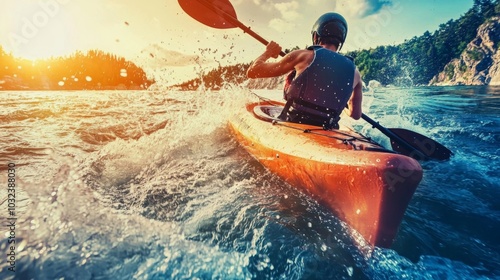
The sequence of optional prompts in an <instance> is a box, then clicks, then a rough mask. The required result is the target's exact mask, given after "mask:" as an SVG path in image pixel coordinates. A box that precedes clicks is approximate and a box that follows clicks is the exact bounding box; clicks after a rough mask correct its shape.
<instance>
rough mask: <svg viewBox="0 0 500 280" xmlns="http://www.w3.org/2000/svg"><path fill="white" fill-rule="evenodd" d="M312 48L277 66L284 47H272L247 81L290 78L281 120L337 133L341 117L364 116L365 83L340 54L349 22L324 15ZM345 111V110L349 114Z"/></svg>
mask: <svg viewBox="0 0 500 280" xmlns="http://www.w3.org/2000/svg"><path fill="white" fill-rule="evenodd" d="M311 33H312V41H313V46H311V47H309V48H307V49H305V50H295V51H292V52H290V53H288V54H287V55H285V56H284V57H283V59H281V60H279V61H268V60H269V59H270V58H277V57H278V55H279V54H280V52H281V49H282V48H281V46H280V45H278V44H277V43H276V42H274V41H271V42H270V43H269V44H268V45H267V46H266V50H265V52H264V53H263V54H261V55H260V56H259V57H257V59H255V60H254V61H253V63H252V64H251V65H250V67H249V68H248V71H247V76H248V77H249V78H268V77H277V76H281V75H285V74H286V73H289V75H288V77H287V79H286V83H285V99H286V101H287V102H286V105H285V108H284V110H283V112H282V114H281V116H280V118H281V119H283V120H287V121H292V122H298V123H306V124H313V125H319V126H323V128H325V129H331V128H338V121H339V120H340V114H341V113H342V111H343V110H346V113H347V115H349V116H350V117H352V118H353V119H356V120H357V119H359V118H360V117H361V114H362V109H361V102H362V95H363V93H362V80H361V75H360V73H359V71H358V69H357V68H356V66H355V65H354V62H353V61H352V59H351V58H349V57H346V56H343V55H341V54H339V53H338V52H337V51H339V50H340V49H341V48H342V46H343V45H344V42H345V39H346V36H347V22H346V20H345V19H344V17H343V16H342V15H340V14H338V13H326V14H324V15H322V16H321V17H319V18H318V20H317V21H316V22H315V23H314V25H313V28H312V31H311ZM346 106H347V108H346Z"/></svg>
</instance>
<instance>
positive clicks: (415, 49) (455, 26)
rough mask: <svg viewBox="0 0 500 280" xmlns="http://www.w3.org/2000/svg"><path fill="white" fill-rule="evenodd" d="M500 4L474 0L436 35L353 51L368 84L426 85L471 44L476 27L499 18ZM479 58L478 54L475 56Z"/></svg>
mask: <svg viewBox="0 0 500 280" xmlns="http://www.w3.org/2000/svg"><path fill="white" fill-rule="evenodd" d="M499 2H500V1H499V0H496V1H492V0H475V1H474V6H473V7H472V8H471V9H470V10H469V11H467V12H466V13H465V14H464V15H463V16H462V17H460V18H459V19H457V20H449V21H448V22H446V23H444V24H441V25H440V26H439V29H438V30H437V31H435V32H434V33H432V34H431V33H430V32H428V31H427V32H425V33H424V34H423V35H422V36H420V37H414V38H412V39H410V40H407V41H405V42H404V43H402V44H400V45H398V46H389V47H388V46H381V47H377V48H374V49H370V50H361V51H355V52H351V53H349V54H348V55H350V56H352V57H355V62H356V65H358V68H359V70H360V72H361V74H362V75H363V79H364V80H365V81H369V80H377V81H379V82H381V83H382V84H385V85H387V84H393V85H398V86H407V85H409V84H408V81H411V83H410V85H422V84H427V83H428V82H429V81H430V80H431V79H432V77H433V76H434V75H436V74H437V73H439V72H440V71H442V70H443V68H444V66H445V65H446V64H447V63H448V62H450V61H451V60H452V59H454V58H458V57H459V56H460V54H461V53H462V52H463V51H464V50H465V48H466V47H467V44H468V43H469V42H470V41H472V40H473V39H474V38H475V36H476V32H477V28H478V27H479V26H480V25H481V24H482V23H484V22H485V21H486V20H487V19H489V18H490V17H492V16H498V15H500V3H499ZM474 55H475V56H474V57H476V58H480V55H479V54H474Z"/></svg>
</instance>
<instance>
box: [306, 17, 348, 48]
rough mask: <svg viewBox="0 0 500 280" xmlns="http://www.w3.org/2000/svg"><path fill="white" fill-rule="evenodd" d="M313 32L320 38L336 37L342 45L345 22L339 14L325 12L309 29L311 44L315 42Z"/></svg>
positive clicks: (345, 27)
mask: <svg viewBox="0 0 500 280" xmlns="http://www.w3.org/2000/svg"><path fill="white" fill-rule="evenodd" d="M315 33H316V34H317V35H318V36H319V37H321V38H328V37H329V38H334V39H337V40H338V41H339V42H340V43H341V44H342V45H343V44H344V42H345V38H346V36H347V22H346V20H345V18H344V17H343V16H341V15H340V14H337V13H326V14H324V15H322V16H320V17H319V18H318V20H317V21H316V22H315V23H314V25H313V28H312V31H311V34H312V35H313V44H316V42H314V34H315ZM341 47H342V46H341Z"/></svg>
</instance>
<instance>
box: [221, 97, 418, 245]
mask: <svg viewBox="0 0 500 280" xmlns="http://www.w3.org/2000/svg"><path fill="white" fill-rule="evenodd" d="M283 105H284V104H283V103H280V102H275V101H261V102H254V103H249V104H247V105H246V108H245V110H242V111H243V112H239V113H236V114H235V115H234V116H233V117H232V118H231V119H230V120H229V127H230V129H231V131H232V133H233V134H234V135H235V138H236V139H237V140H238V142H239V143H240V144H241V145H242V146H243V147H244V148H245V149H246V150H247V151H248V152H249V153H250V154H251V155H252V156H253V157H255V158H256V159H257V160H258V161H259V162H260V163H261V164H262V165H264V166H265V167H266V168H267V169H268V170H269V171H271V172H272V173H274V174H276V175H278V176H279V177H281V178H282V179H283V180H284V181H286V182H287V183H289V184H290V185H291V186H293V187H296V188H298V189H300V190H302V191H304V192H305V193H307V194H310V195H311V196H312V197H313V198H315V199H316V200H317V201H318V202H319V203H321V204H324V205H325V206H326V207H328V208H329V209H330V210H331V211H332V213H333V214H334V215H335V216H337V217H338V218H340V219H341V220H343V221H344V222H346V223H347V224H348V225H349V227H350V228H351V229H353V230H355V231H356V232H358V233H359V234H360V235H361V236H362V237H363V238H364V240H365V241H366V242H368V243H369V244H371V245H373V246H378V247H386V248H388V247H390V246H391V245H392V243H393V241H394V238H395V237H396V235H397V232H398V229H399V226H400V224H401V221H402V219H403V216H404V213H405V211H406V208H407V206H408V203H409V202H410V200H411V198H412V196H413V193H414V192H415V190H416V188H417V186H418V184H419V183H420V181H421V179H422V167H421V166H420V164H419V163H418V161H416V160H415V159H413V158H410V157H407V156H404V155H401V154H398V153H395V152H393V151H391V150H387V149H385V148H384V147H383V146H381V145H379V144H378V143H376V142H374V141H373V140H371V139H369V138H367V137H365V136H363V135H361V134H359V133H357V132H355V131H354V130H353V129H350V128H348V127H345V126H340V128H339V129H334V130H324V129H323V128H322V127H318V126H312V125H306V124H299V123H291V122H285V121H282V120H280V119H278V116H279V114H280V113H281V110H282V109H283Z"/></svg>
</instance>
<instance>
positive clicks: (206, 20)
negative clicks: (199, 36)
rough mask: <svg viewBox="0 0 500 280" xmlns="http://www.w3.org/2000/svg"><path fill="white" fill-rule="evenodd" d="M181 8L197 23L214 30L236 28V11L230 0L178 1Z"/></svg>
mask: <svg viewBox="0 0 500 280" xmlns="http://www.w3.org/2000/svg"><path fill="white" fill-rule="evenodd" d="M178 1H179V5H180V6H181V8H182V9H183V10H184V12H186V13H187V14H188V15H190V16H191V17H192V18H194V19H196V20H197V21H199V22H201V23H203V24H205V25H208V26H210V27H213V28H219V29H226V28H234V27H236V26H235V25H234V24H233V23H232V20H231V18H233V19H236V11H235V10H234V8H233V5H231V3H230V2H229V1H228V0H178Z"/></svg>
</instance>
